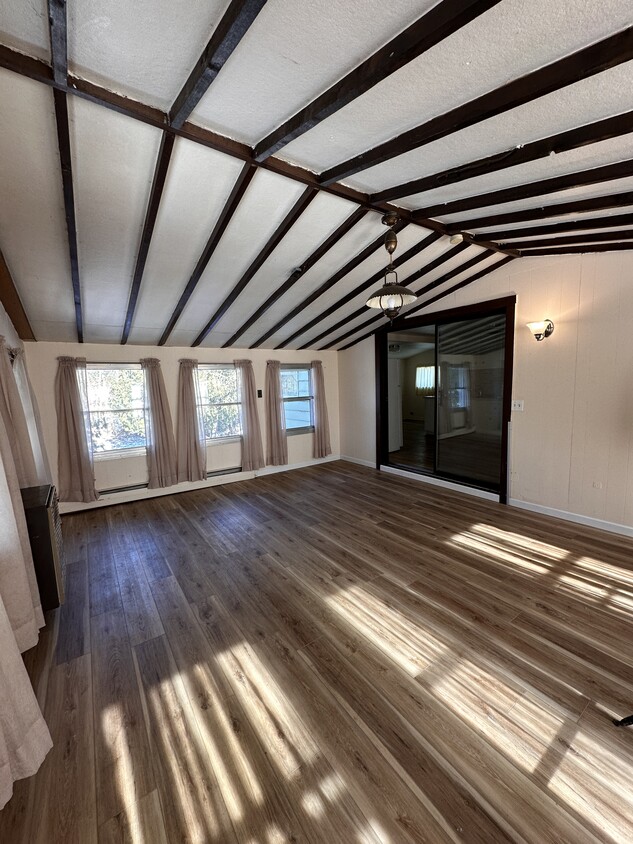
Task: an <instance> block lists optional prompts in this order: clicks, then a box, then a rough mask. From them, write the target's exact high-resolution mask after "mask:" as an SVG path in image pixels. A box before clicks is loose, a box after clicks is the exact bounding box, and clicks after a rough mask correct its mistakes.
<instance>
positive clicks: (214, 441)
mask: <svg viewBox="0 0 633 844" xmlns="http://www.w3.org/2000/svg"><path fill="white" fill-rule="evenodd" d="M222 369H231V370H233V371H234V372H235V378H236V382H237V394H238V397H239V400H238V401H236V402H234V401H225V402H207V403H206V404H200V405H198V408H203V407H232V406H233V405H237V408H238V412H239V418H240V428H241V427H242V404H243V402H242V385H241V383H240V375H239V370H238V368H237V367H236V366H235V364H233V363H199V364H198V371H200V370H203V371H204V370H216V371H217V370H222ZM197 377H198V375H197V374H196V378H197ZM242 437H243V432H240V433H239V434H230V435H229V436H228V437H207V436H205V438H204V441H205V444H206V447H207V448H208V447H209V446H212V445H224V444H225V443H239V442H242Z"/></svg>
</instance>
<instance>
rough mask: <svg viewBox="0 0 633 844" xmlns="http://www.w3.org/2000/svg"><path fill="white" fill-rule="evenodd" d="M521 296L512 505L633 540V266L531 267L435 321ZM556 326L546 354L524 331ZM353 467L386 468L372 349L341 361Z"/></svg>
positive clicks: (567, 261) (346, 448)
mask: <svg viewBox="0 0 633 844" xmlns="http://www.w3.org/2000/svg"><path fill="white" fill-rule="evenodd" d="M510 293H516V295H517V313H516V324H517V327H516V333H515V344H514V353H515V365H514V388H513V397H514V398H516V399H523V400H524V403H525V404H524V411H523V412H515V413H513V416H512V428H511V448H510V467H511V478H510V496H511V498H512V499H514V500H515V501H518V502H522V503H526V504H532V505H536V506H537V507H538V508H540V509H545V508H549V509H551V510H558V511H563V512H565V513H571V514H578V515H580V516H582V517H585V518H587V519H595V520H600V521H602V522H608V523H614V524H615V525H624V526H627V527H629V528H633V454H632V448H633V255H631V254H630V253H617V252H614V253H603V254H593V255H591V254H589V255H574V256H554V257H547V258H523V259H520V260H518V261H514V262H511V263H510V264H508V265H507V266H505V267H502V268H501V269H500V270H498V271H497V272H496V273H492V274H491V275H490V276H487V277H486V278H484V279H482V280H481V281H480V282H477V283H476V284H474V285H473V286H472V287H466V288H464V289H463V290H460V291H458V292H457V293H455V294H453V295H452V296H449V297H447V298H446V299H443V300H442V301H441V302H438V303H437V304H436V305H435V306H432V307H431V308H430V309H429V312H433V311H437V310H443V309H446V308H451V307H456V306H459V305H466V304H470V303H473V302H481V301H484V300H486V299H494V298H498V297H500V296H506V295H508V294H510ZM545 317H549V318H550V319H552V320H553V321H554V323H555V331H554V334H553V335H552V337H550V338H549V339H548V340H544V341H543V342H541V343H537V342H536V341H535V340H534V338H533V337H532V335H531V334H530V332H529V331H528V329H527V328H526V327H525V323H527V322H530V321H533V320H538V319H543V318H545ZM339 357H340V360H339V377H340V384H341V422H342V424H341V433H342V448H341V453H342V454H343V455H346V456H349V457H352V458H354V459H358V460H361V461H368V462H371V463H373V462H374V460H375V425H374V421H373V420H374V418H375V376H374V346H373V339H370V340H366V341H364V342H363V343H361V344H359V345H357V346H354V347H352V348H351V349H348V350H347V351H345V352H342V353H341V354H340V356H339Z"/></svg>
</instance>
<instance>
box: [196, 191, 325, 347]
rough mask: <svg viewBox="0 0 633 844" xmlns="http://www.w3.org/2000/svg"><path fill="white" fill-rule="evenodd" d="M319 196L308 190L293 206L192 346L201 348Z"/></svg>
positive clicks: (315, 192)
mask: <svg viewBox="0 0 633 844" xmlns="http://www.w3.org/2000/svg"><path fill="white" fill-rule="evenodd" d="M316 195H317V191H316V189H315V188H306V189H305V190H304V192H303V193H302V194H301V196H300V197H299V199H298V200H297V201H296V202H295V204H294V205H293V206H292V208H291V209H290V211H289V212H288V213H287V214H286V216H285V217H284V219H283V220H282V221H281V223H280V224H279V225H278V226H277V228H276V229H275V231H274V232H273V234H272V235H271V237H270V238H269V239H268V241H267V242H266V244H265V245H264V247H263V248H262V249H261V250H260V251H259V253H258V255H257V257H256V258H255V260H254V261H253V262H252V263H251V265H250V266H249V268H248V269H247V270H246V272H245V273H244V274H243V276H242V277H241V278H240V280H239V281H238V282H237V284H236V285H235V287H234V288H233V289H232V290H231V292H230V293H229V294H228V295H227V296H226V298H225V299H224V301H223V302H222V304H221V305H220V307H219V308H218V309H217V310H216V311H215V313H214V314H213V316H212V317H211V318H210V319H209V320H208V322H207V323H206V325H205V326H204V328H203V329H202V331H201V332H200V333H199V334H198V336H197V337H196V339H195V340H194V341H193V343H192V344H191V345H192V346H199V345H200V343H202V341H203V340H204V338H205V337H206V336H207V334H208V333H209V332H210V331H212V330H213V328H215V326H216V325H217V324H218V323H219V322H220V320H221V319H222V317H223V316H224V315H225V314H226V312H227V311H228V309H229V308H230V307H231V305H232V304H233V303H234V302H235V301H236V299H237V297H238V296H239V295H240V294H241V293H242V292H243V291H244V290H245V288H246V286H247V285H248V283H249V282H250V280H251V279H252V278H253V276H254V275H255V273H256V272H257V271H258V270H259V269H260V268H261V267H262V266H263V264H264V262H265V261H266V260H267V259H268V258H269V257H270V255H271V254H272V252H273V251H274V250H275V249H276V248H277V246H278V245H279V244H280V243H281V241H282V240H283V239H284V237H285V236H286V235H287V234H288V232H289V231H290V229H291V228H292V227H293V226H294V224H295V223H296V222H297V220H298V219H299V217H300V216H301V215H302V214H303V212H304V211H305V210H306V208H307V207H308V205H309V204H310V203H311V202H312V200H313V199H314V197H315V196H316Z"/></svg>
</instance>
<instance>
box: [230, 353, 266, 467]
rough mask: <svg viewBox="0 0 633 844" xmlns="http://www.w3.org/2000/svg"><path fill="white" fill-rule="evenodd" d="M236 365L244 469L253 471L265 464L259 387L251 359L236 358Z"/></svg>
mask: <svg viewBox="0 0 633 844" xmlns="http://www.w3.org/2000/svg"><path fill="white" fill-rule="evenodd" d="M234 364H235V367H236V369H237V370H238V372H239V374H240V379H239V382H240V393H241V404H240V413H241V420H242V471H243V472H252V471H254V470H255V469H261V468H263V466H264V449H263V447H262V432H261V428H260V425H259V413H258V412H257V389H256V387H255V375H254V373H253V364H252V362H251V361H250V360H236V361H234Z"/></svg>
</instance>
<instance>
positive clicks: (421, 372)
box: [415, 366, 435, 396]
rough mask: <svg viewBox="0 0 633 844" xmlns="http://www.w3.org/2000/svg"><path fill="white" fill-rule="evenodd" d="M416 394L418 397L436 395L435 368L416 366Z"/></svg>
mask: <svg viewBox="0 0 633 844" xmlns="http://www.w3.org/2000/svg"><path fill="white" fill-rule="evenodd" d="M415 393H416V395H417V396H432V395H433V394H434V393H435V367H434V366H416V368H415Z"/></svg>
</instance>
